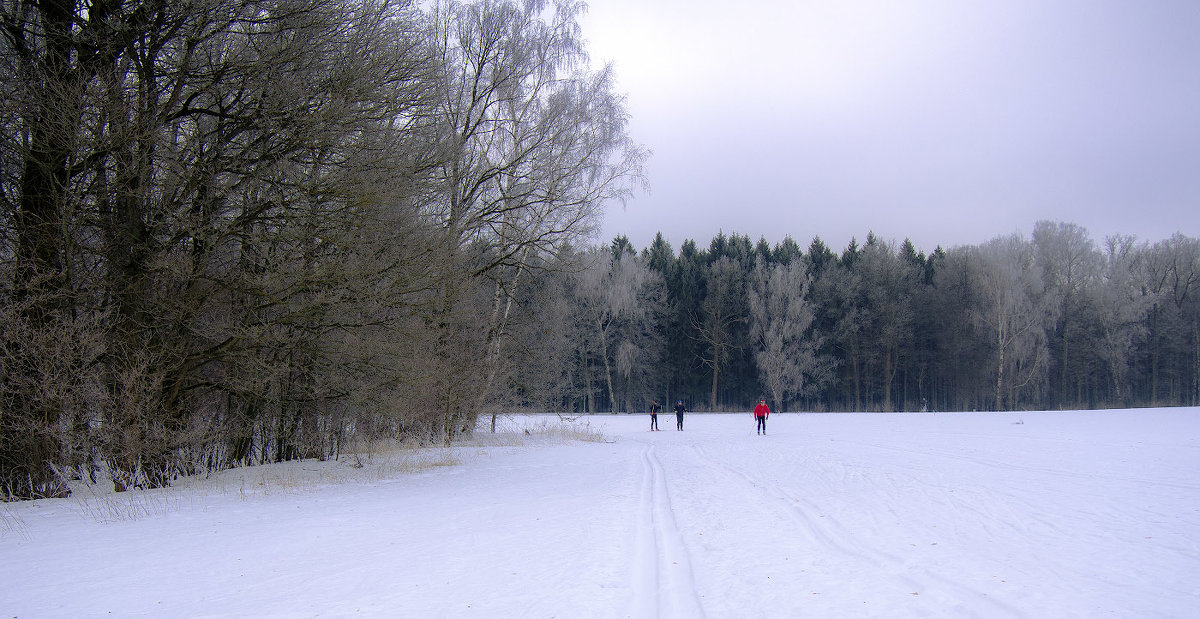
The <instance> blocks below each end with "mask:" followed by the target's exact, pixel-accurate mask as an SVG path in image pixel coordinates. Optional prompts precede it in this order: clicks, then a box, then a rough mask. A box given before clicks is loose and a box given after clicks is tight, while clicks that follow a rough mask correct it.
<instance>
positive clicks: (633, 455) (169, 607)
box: [0, 408, 1200, 619]
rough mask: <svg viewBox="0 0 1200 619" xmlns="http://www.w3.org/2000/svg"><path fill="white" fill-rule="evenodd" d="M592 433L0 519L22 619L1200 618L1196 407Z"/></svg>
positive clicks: (317, 466)
mask: <svg viewBox="0 0 1200 619" xmlns="http://www.w3.org/2000/svg"><path fill="white" fill-rule="evenodd" d="M581 421H583V420H581ZM586 421H588V422H589V423H591V424H592V426H593V427H597V426H599V427H603V428H604V431H605V433H606V434H607V435H608V436H609V437H610V438H611V439H612V442H609V443H567V444H563V443H561V442H557V443H556V442H553V441H551V442H549V443H544V442H543V441H540V440H539V439H537V438H534V439H522V440H528V441H529V443H528V444H525V445H516V446H510V445H503V444H500V445H495V444H491V445H489V444H480V445H476V446H464V447H460V448H456V450H455V451H454V452H453V453H454V454H455V455H456V457H458V458H459V459H460V460H461V462H460V463H458V464H455V465H453V466H438V467H434V468H430V469H427V470H424V471H421V472H415V473H412V472H409V473H404V472H398V471H388V470H373V469H372V468H371V467H370V466H368V467H365V468H364V469H361V470H360V469H355V468H353V467H350V466H349V465H348V464H347V463H315V462H303V463H290V464H288V465H285V466H281V467H256V468H255V469H243V470H241V471H236V472H229V473H227V474H225V475H223V476H222V477H221V478H220V479H219V480H215V481H213V480H210V481H203V480H197V481H195V482H193V483H191V484H185V485H184V486H183V487H180V488H177V489H172V490H169V491H165V492H150V493H137V492H133V493H127V494H125V495H108V496H95V495H93V496H91V497H87V496H85V495H84V494H83V493H80V494H79V495H78V496H76V497H74V498H71V499H67V500H59V501H39V502H33V503H20V504H8V505H0V583H4V585H3V587H0V616H3V617H22V618H28V617H65V616H70V617H108V616H122V617H160V616H170V617H202V616H204V617H233V616H248V615H252V616H278V617H343V616H374V617H395V616H404V617H426V616H437V617H580V616H587V617H613V618H619V617H638V618H642V617H645V618H654V617H708V618H709V619H713V618H723V617H749V616H754V617H797V616H814V617H825V616H856V617H956V618H957V617H1049V616H1054V617H1072V616H1074V617H1098V616H1113V617H1132V616H1137V617H1183V616H1190V614H1191V613H1192V612H1193V611H1194V609H1195V608H1200V585H1197V584H1196V583H1197V582H1200V409H1194V408H1193V409H1175V410H1169V409H1152V410H1145V411H1108V412H1073V413H1021V414H987V413H980V414H937V415H934V414H928V415H919V414H896V415H868V414H854V415H841V414H839V415H773V416H772V417H771V420H770V422H769V423H770V427H771V434H770V435H769V436H765V437H760V436H755V434H754V433H753V421H752V420H751V418H750V416H749V415H748V414H747V415H692V416H690V417H689V420H688V426H687V428H688V429H687V430H686V431H684V432H676V431H675V430H674V429H668V430H666V431H663V432H647V431H646V427H645V426H646V423H647V420H646V419H645V418H644V417H642V416H604V417H595V418H591V419H590V420H586ZM515 423H524V421H521V420H517V421H516V422H515ZM539 423H540V422H539ZM256 475H257V476H259V478H262V477H270V478H271V480H272V481H269V482H268V483H265V484H258V483H256V482H255V479H256V477H255V476H256ZM314 479H315V480H325V481H330V480H333V479H341V480H349V482H348V483H340V484H337V485H330V484H327V483H318V482H317V481H313V480H314Z"/></svg>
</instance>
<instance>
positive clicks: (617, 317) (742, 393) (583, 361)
mask: <svg viewBox="0 0 1200 619" xmlns="http://www.w3.org/2000/svg"><path fill="white" fill-rule="evenodd" d="M585 263H586V264H587V265H588V266H587V267H584V268H581V269H580V270H572V269H557V270H554V271H555V274H554V275H553V276H552V278H551V281H547V282H546V283H544V284H542V286H543V288H542V291H541V297H540V298H545V299H550V298H558V297H565V298H566V301H553V302H548V304H539V303H537V302H536V301H535V300H534V299H533V298H532V297H531V299H530V304H531V306H532V307H535V308H537V309H536V310H535V318H534V322H535V323H536V324H537V328H538V329H539V330H540V331H541V332H542V333H545V334H547V335H549V334H558V333H561V332H566V331H570V330H571V329H575V335H574V336H573V337H570V338H562V339H555V338H547V339H544V340H543V341H540V343H539V346H538V351H539V354H540V355H541V356H542V358H543V359H544V360H545V361H546V362H547V364H544V365H545V367H546V371H545V373H544V374H539V375H537V376H530V377H526V378H524V379H523V380H524V382H523V384H524V385H526V386H527V387H528V393H542V394H546V395H544V396H542V399H541V400H538V402H537V405H538V406H541V407H549V408H552V409H553V408H556V407H561V408H563V409H566V410H573V411H590V412H597V411H599V412H603V411H614V412H621V411H627V412H640V411H644V410H645V408H646V405H647V403H648V402H649V401H650V400H651V398H656V399H658V400H659V401H660V402H663V401H664V399H665V400H666V401H667V402H668V408H669V405H670V403H673V402H675V401H676V400H677V399H682V400H683V401H684V402H685V403H686V404H687V405H688V407H689V408H690V409H692V410H711V411H746V410H749V409H750V408H751V407H752V406H753V405H754V402H756V401H757V400H758V398H760V397H765V398H766V399H767V400H768V401H769V402H770V403H772V405H773V407H774V409H775V410H815V411H843V410H847V411H917V410H935V411H936V410H942V411H964V410H965V411H969V410H1027V409H1078V408H1085V409H1086V408H1111V407H1126V406H1176V405H1197V404H1200V298H1198V294H1200V240H1197V239H1195V238H1191V237H1188V236H1185V235H1183V234H1176V235H1175V236H1173V237H1171V238H1170V239H1166V240H1162V241H1158V242H1154V243H1150V242H1138V241H1137V240H1136V239H1135V238H1133V237H1130V236H1115V237H1111V238H1107V239H1105V240H1104V241H1103V242H1102V243H1099V244H1098V243H1096V242H1095V241H1094V240H1093V239H1091V238H1090V237H1089V235H1088V233H1087V231H1086V230H1085V229H1084V228H1082V227H1080V226H1078V225H1075V224H1070V223H1059V222H1050V221H1042V222H1039V223H1037V224H1036V226H1035V227H1034V230H1033V233H1032V235H1030V237H1029V238H1025V237H1023V236H1021V235H1016V234H1014V235H1009V236H1001V237H997V238H995V239H993V240H991V241H988V242H986V243H984V244H982V245H978V246H959V247H955V248H953V249H950V250H943V249H942V248H940V247H939V248H937V249H936V250H935V251H933V252H932V253H931V254H928V255H926V254H925V253H924V252H921V251H917V249H916V248H915V247H914V246H913V244H912V243H911V242H909V241H905V242H904V243H903V244H900V245H897V244H896V243H894V242H889V241H884V240H882V239H879V238H878V237H876V236H875V235H873V234H868V235H867V240H866V243H865V244H863V245H859V244H858V243H857V242H856V241H853V240H852V241H851V242H850V244H849V245H848V246H847V247H846V248H844V249H843V250H841V251H840V252H837V251H834V250H833V249H832V248H830V247H828V246H827V245H825V243H824V242H822V241H821V239H820V238H819V237H816V238H814V239H813V240H812V242H811V243H810V244H809V246H808V247H807V249H804V248H802V247H801V246H800V245H799V244H797V243H796V242H795V241H794V240H792V239H791V238H790V237H788V238H785V239H784V240H783V241H782V242H780V243H778V244H776V245H774V246H772V245H770V244H769V243H767V242H766V241H765V240H762V239H760V240H759V241H758V242H757V243H755V242H752V241H751V238H750V237H749V236H741V235H738V234H733V235H729V236H726V235H724V234H718V235H717V236H716V237H714V238H713V239H712V240H711V242H710V243H709V245H708V247H707V248H700V247H699V246H698V245H697V244H696V243H695V241H692V240H688V241H685V242H684V243H683V245H682V246H681V247H680V248H679V251H678V252H675V251H674V250H673V248H672V247H671V246H670V244H669V243H667V242H666V241H665V240H664V238H663V236H662V234H661V233H660V234H659V235H658V236H657V237H656V238H655V240H654V241H653V243H652V244H651V245H650V246H649V247H646V248H644V249H642V250H641V251H640V252H638V251H636V250H635V249H634V248H633V247H632V246H631V244H630V243H629V241H628V239H627V238H625V237H618V238H616V239H614V240H613V242H612V245H611V247H610V248H605V249H596V250H592V252H591V256H590V257H589V258H588V259H587V260H585ZM560 280H561V281H560ZM563 305H566V306H568V309H564V308H563V307H562V306H563ZM524 367H526V368H529V370H530V371H536V370H535V368H537V367H540V366H539V365H538V364H537V363H536V362H532V361H531V362H529V363H526V364H524Z"/></svg>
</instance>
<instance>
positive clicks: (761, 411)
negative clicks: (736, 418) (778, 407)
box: [754, 404, 771, 417]
mask: <svg viewBox="0 0 1200 619" xmlns="http://www.w3.org/2000/svg"><path fill="white" fill-rule="evenodd" d="M754 416H755V417H770V416H771V409H769V408H767V405H766V404H759V405H758V406H755V407H754Z"/></svg>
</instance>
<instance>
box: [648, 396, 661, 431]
mask: <svg viewBox="0 0 1200 619" xmlns="http://www.w3.org/2000/svg"><path fill="white" fill-rule="evenodd" d="M661 410H662V404H659V403H658V400H652V401H651V402H650V431H651V432H655V431H657V430H658V411H661Z"/></svg>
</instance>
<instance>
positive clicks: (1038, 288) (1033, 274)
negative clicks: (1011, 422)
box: [973, 235, 1052, 410]
mask: <svg viewBox="0 0 1200 619" xmlns="http://www.w3.org/2000/svg"><path fill="white" fill-rule="evenodd" d="M977 259H978V268H979V271H978V273H977V277H978V279H977V282H976V284H977V288H978V293H979V305H978V307H976V309H975V310H974V311H973V314H974V317H975V319H976V321H977V322H978V323H979V324H980V325H981V326H982V327H983V328H984V329H985V334H987V335H988V336H989V338H990V340H991V342H990V343H991V346H992V351H993V354H994V355H995V358H994V363H995V368H996V370H995V381H994V386H995V393H994V403H995V409H996V410H1008V409H1012V408H1014V407H1015V406H1016V405H1017V404H1018V394H1019V390H1020V389H1023V388H1025V387H1028V386H1030V385H1034V384H1035V383H1037V382H1038V381H1040V380H1041V379H1044V375H1045V371H1046V366H1047V362H1048V352H1047V349H1046V332H1045V328H1046V325H1047V322H1048V321H1049V320H1050V319H1051V316H1052V314H1051V311H1050V309H1049V308H1048V307H1047V306H1046V300H1045V299H1044V298H1043V286H1042V282H1041V279H1040V277H1039V275H1038V273H1037V271H1036V270H1035V268H1034V264H1033V255H1032V251H1031V248H1030V246H1029V244H1028V243H1026V242H1025V241H1024V240H1022V239H1021V238H1020V237H1019V236H1016V235H1013V236H1009V237H1001V238H997V239H995V240H992V241H989V242H988V243H986V244H984V245H983V246H982V247H980V248H979V249H978V253H977Z"/></svg>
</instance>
